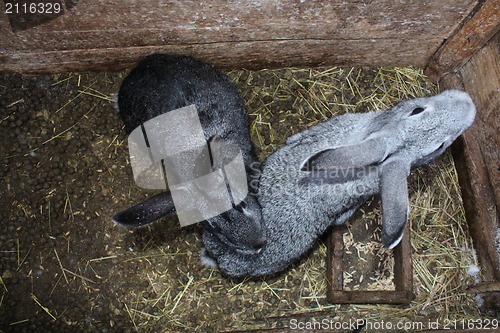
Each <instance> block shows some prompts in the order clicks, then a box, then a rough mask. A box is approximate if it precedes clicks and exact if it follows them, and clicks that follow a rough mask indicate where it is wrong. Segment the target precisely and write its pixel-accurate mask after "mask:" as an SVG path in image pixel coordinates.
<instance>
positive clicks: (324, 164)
mask: <svg viewBox="0 0 500 333" xmlns="http://www.w3.org/2000/svg"><path fill="white" fill-rule="evenodd" d="M387 154H388V149H387V144H386V142H385V140H384V139H383V138H381V137H380V138H373V139H369V140H363V141H362V142H360V143H359V144H352V145H346V146H339V147H335V148H331V149H326V150H323V151H320V152H319V153H316V154H314V155H313V156H311V157H309V158H308V159H307V160H306V161H304V163H302V167H301V170H302V171H316V170H328V169H332V168H350V167H354V168H362V167H366V166H369V165H372V164H378V163H379V162H381V161H383V160H384V159H385V158H386V156H387Z"/></svg>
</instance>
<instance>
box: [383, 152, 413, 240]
mask: <svg viewBox="0 0 500 333" xmlns="http://www.w3.org/2000/svg"><path fill="white" fill-rule="evenodd" d="M409 170H410V164H409V163H408V162H405V161H402V160H393V161H389V162H388V163H384V165H383V166H382V170H381V175H380V195H381V197H382V215H383V217H382V219H383V223H382V243H383V244H384V245H385V247H387V248H388V249H392V248H393V247H395V246H396V245H398V243H399V242H400V241H401V238H402V237H403V231H404V229H405V225H406V222H407V221H408V215H409V210H410V205H409V202H408V186H407V181H406V179H407V177H408V174H409Z"/></svg>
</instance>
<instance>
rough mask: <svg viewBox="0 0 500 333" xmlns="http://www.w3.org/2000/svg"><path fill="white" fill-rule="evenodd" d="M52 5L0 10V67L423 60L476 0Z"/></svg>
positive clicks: (85, 0) (163, 0)
mask: <svg viewBox="0 0 500 333" xmlns="http://www.w3.org/2000/svg"><path fill="white" fill-rule="evenodd" d="M4 2H9V1H7V0H5V1H4ZM10 2H12V1H10ZM21 2H22V1H21ZM45 2H47V1H45ZM50 2H62V3H63V4H64V8H65V12H64V14H61V15H45V16H41V15H39V14H26V15H24V14H16V15H14V14H9V15H7V14H6V13H5V11H4V10H2V11H1V12H0V72H1V71H8V72H25V73H36V72H62V71H80V70H117V69H123V68H125V67H128V66H131V65H132V64H133V63H135V62H136V61H137V60H138V59H140V58H142V57H143V56H145V55H146V54H151V53H154V52H175V53H185V54H191V55H194V56H197V57H199V58H201V59H204V60H207V61H209V62H211V63H213V64H215V65H216V66H218V67H220V68H242V67H245V68H264V67H268V68H269V67H284V66H302V67H304V66H318V65H355V66H364V65H368V66H385V65H416V66H420V67H424V66H426V65H427V64H428V62H429V59H430V58H431V56H432V55H433V54H434V53H435V52H436V50H438V48H439V47H440V46H441V45H442V43H443V41H444V40H446V39H447V38H448V37H449V36H450V35H451V34H452V33H453V32H454V31H456V29H457V28H458V27H459V26H460V25H461V24H462V22H463V21H464V20H465V19H466V17H467V16H468V15H469V14H470V13H472V12H473V11H474V10H475V8H476V7H477V5H478V3H480V2H481V1H479V0H440V1H431V0H429V1H422V0H407V1H393V0H351V1H347V0H337V1H326V0H253V1H251V0H249V1H234V0H233V1H222V0H218V1H203V0H199V1H193V0H155V1H135V0H64V1H61V0H57V1H56V0H50Z"/></svg>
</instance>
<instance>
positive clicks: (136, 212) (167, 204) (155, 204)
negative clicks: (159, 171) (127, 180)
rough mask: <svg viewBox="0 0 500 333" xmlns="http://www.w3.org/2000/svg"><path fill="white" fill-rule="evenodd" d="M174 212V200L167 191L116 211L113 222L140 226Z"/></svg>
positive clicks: (125, 225)
mask: <svg viewBox="0 0 500 333" xmlns="http://www.w3.org/2000/svg"><path fill="white" fill-rule="evenodd" d="M174 213H175V206H174V201H173V199H172V195H171V194H170V192H168V191H167V192H162V193H159V194H157V195H155V196H153V197H151V198H148V199H146V200H144V201H143V202H141V203H139V204H137V205H135V206H132V207H130V208H127V209H125V210H122V211H121V212H118V213H116V214H115V215H114V216H113V222H114V223H116V224H118V225H121V226H122V227H142V226H144V225H147V224H150V223H151V222H154V221H156V220H158V219H160V218H162V217H165V216H167V215H170V214H174Z"/></svg>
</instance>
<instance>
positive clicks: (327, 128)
mask: <svg viewBox="0 0 500 333" xmlns="http://www.w3.org/2000/svg"><path fill="white" fill-rule="evenodd" d="M474 117H475V107H474V104H473V102H472V100H471V98H470V97H469V96H468V95H467V94H466V93H465V92H462V91H458V90H448V91H445V92H443V93H441V94H439V95H436V96H433V97H428V98H416V99H412V100H407V101H403V102H401V103H399V104H397V105H396V106H394V107H393V108H392V109H390V110H387V111H375V112H368V113H363V114H344V115H341V116H338V117H335V118H333V119H330V120H328V121H325V122H323V123H320V124H318V125H315V126H313V127H311V128H309V129H307V130H305V131H303V132H300V133H298V134H296V135H293V136H291V137H290V138H288V140H287V141H286V144H285V145H284V146H283V147H281V148H280V149H279V150H277V151H276V152H275V153H273V154H272V155H271V156H269V158H268V159H267V160H266V161H265V162H264V164H263V170H262V176H261V180H260V191H259V202H260V204H261V206H262V215H263V218H264V221H265V225H266V229H267V230H266V234H267V244H266V245H265V246H264V247H263V248H262V250H261V251H260V252H259V253H253V254H250V253H244V252H242V251H239V250H238V249H237V248H232V247H230V246H227V245H226V244H224V243H223V242H220V241H219V240H218V239H217V238H216V237H212V235H211V234H209V233H205V234H204V244H205V247H206V248H205V252H204V256H206V257H209V259H212V260H214V261H215V262H216V263H217V266H218V267H219V269H220V270H221V271H222V272H223V273H225V274H227V275H229V276H232V277H241V276H261V275H268V274H273V273H276V272H279V271H282V270H284V269H285V268H287V267H288V266H290V264H292V263H293V262H294V261H295V260H297V259H298V258H299V257H301V256H302V255H303V254H304V253H305V252H306V251H307V250H308V249H310V248H311V247H312V245H313V244H314V242H315V241H316V239H317V238H318V237H319V236H320V235H322V234H323V233H324V232H325V231H326V230H327V229H328V227H330V226H332V225H340V224H342V223H344V222H345V221H346V220H347V219H348V218H349V217H350V216H351V215H352V214H353V213H354V211H355V210H356V209H357V208H359V207H360V206H361V205H362V204H363V202H365V201H366V200H367V199H368V198H370V197H372V196H373V195H375V194H377V193H380V195H381V200H382V214H383V226H382V243H383V244H384V245H385V246H386V247H387V248H393V247H394V246H396V245H397V244H398V243H399V241H400V240H401V238H402V234H403V230H404V227H405V225H406V222H407V219H408V216H409V202H408V189H407V177H408V176H409V174H410V170H411V169H412V168H416V167H418V166H420V165H423V164H426V163H428V162H430V161H432V160H434V159H435V158H436V157H437V156H439V155H441V153H443V151H444V150H445V149H446V148H447V147H448V146H450V144H451V143H452V142H453V141H454V140H455V139H456V138H457V137H458V136H459V135H460V134H461V133H462V132H463V131H464V130H466V129H467V128H468V127H469V126H471V124H472V123H473V121H474Z"/></svg>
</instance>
